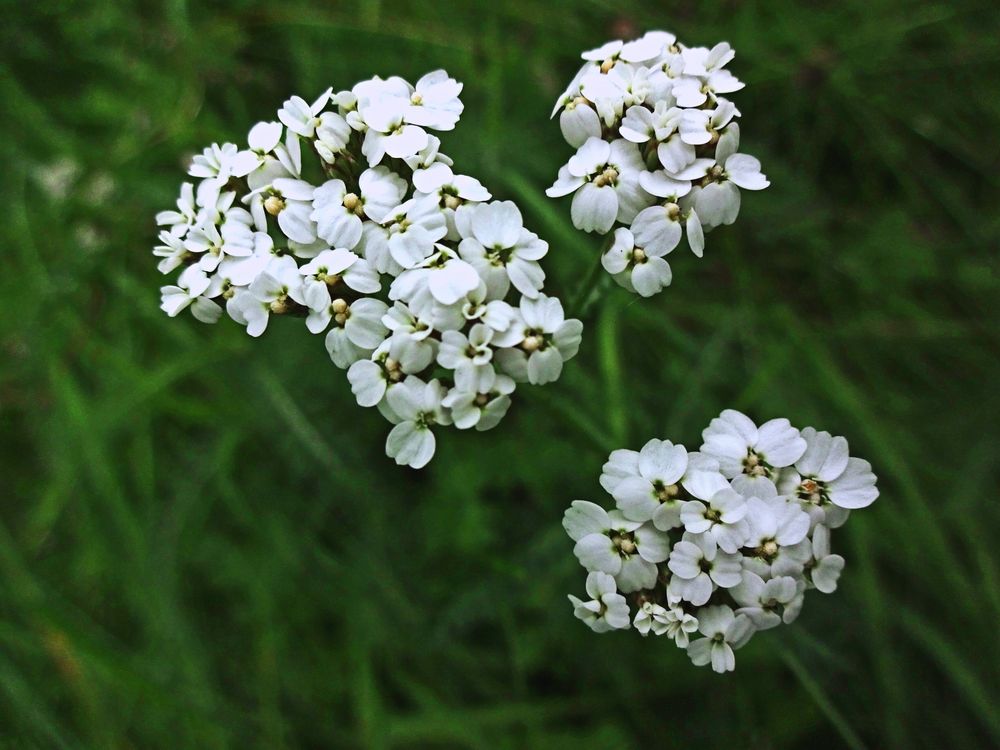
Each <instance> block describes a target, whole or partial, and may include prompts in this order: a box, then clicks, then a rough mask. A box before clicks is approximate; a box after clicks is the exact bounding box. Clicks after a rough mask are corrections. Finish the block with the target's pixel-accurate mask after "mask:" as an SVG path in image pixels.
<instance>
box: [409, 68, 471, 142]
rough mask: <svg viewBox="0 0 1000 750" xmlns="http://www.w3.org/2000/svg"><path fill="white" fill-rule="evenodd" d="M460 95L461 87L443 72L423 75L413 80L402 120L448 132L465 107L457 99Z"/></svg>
mask: <svg viewBox="0 0 1000 750" xmlns="http://www.w3.org/2000/svg"><path fill="white" fill-rule="evenodd" d="M461 93H462V84H460V83H459V82H458V81H456V80H455V79H454V78H451V77H450V76H449V75H448V74H447V73H446V72H445V71H443V70H435V71H432V72H430V73H427V74H426V75H424V76H423V77H422V78H421V79H420V80H419V81H417V85H416V86H415V87H414V91H413V93H412V94H411V95H410V103H409V106H408V107H407V108H406V112H405V119H406V121H407V122H409V123H412V124H414V125H422V126H423V127H425V128H433V129H434V130H451V129H452V128H454V127H455V124H456V123H457V122H458V119H459V117H461V115H462V110H463V109H464V108H465V105H464V104H462V101H461V99H459V98H458V95H459V94H461ZM421 148H422V147H421ZM417 150H418V151H419V149H417Z"/></svg>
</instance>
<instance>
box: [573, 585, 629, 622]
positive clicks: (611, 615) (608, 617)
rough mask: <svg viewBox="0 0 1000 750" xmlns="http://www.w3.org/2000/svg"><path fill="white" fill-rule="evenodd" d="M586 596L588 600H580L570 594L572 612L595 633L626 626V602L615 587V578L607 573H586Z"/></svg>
mask: <svg viewBox="0 0 1000 750" xmlns="http://www.w3.org/2000/svg"><path fill="white" fill-rule="evenodd" d="M587 596H589V597H590V601H587V602H585V601H582V600H580V599H578V598H577V597H575V596H573V595H572V594H570V595H569V600H570V602H571V603H572V605H573V614H574V615H576V616H577V617H578V618H579V619H581V620H583V621H584V622H585V623H586V624H587V626H588V627H589V628H590V629H591V630H593V631H594V632H595V633H606V632H608V631H609V630H622V629H625V628H628V604H627V603H626V601H625V597H624V596H622V595H621V594H619V593H618V589H617V588H615V579H614V578H612V577H611V576H609V575H608V574H607V573H600V572H594V573H589V574H588V575H587Z"/></svg>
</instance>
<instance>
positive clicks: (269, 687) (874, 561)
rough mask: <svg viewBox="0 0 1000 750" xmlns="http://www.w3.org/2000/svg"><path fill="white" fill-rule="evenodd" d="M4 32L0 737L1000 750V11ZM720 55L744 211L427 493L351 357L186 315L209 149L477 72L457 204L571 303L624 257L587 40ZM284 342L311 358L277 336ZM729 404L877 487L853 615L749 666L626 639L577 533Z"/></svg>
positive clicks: (869, 3) (450, 443)
mask: <svg viewBox="0 0 1000 750" xmlns="http://www.w3.org/2000/svg"><path fill="white" fill-rule="evenodd" d="M4 20H5V23H4V25H3V27H2V29H0V49H2V50H3V52H2V58H0V66H2V75H0V91H2V95H3V99H2V100H3V110H4V111H3V117H2V119H0V128H2V138H0V155H2V158H3V164H4V166H5V174H4V178H3V180H2V181H0V191H2V197H0V205H2V206H3V207H4V209H5V211H6V214H5V216H4V221H3V222H2V224H0V238H2V239H3V247H4V250H3V252H4V255H5V262H4V270H3V274H2V277H0V293H2V299H3V300H4V312H5V314H4V315H3V316H2V317H0V352H2V353H0V426H2V429H0V482H2V490H0V493H2V495H0V496H2V498H3V503H2V506H0V747H11V748H35V747H38V748H111V747H115V748H126V747H135V748H160V747H162V748H199V750H201V749H206V748H227V747H239V748H258V747H259V748H267V749H268V750H275V749H277V748H292V747H344V748H360V747H364V748H445V747H456V748H488V749H490V750H494V749H497V748H526V747H531V748H534V747H539V748H542V747H544V748H548V749H558V748H577V747H581V746H586V747H593V748H605V747H607V748H611V747H616V748H617V747H621V748H625V747H649V746H652V745H654V744H655V745H656V746H665V747H689V746H692V743H694V742H697V743H698V746H699V747H709V748H711V747H761V748H770V747H774V748H777V747H817V746H822V747H826V746H850V747H862V746H865V747H871V748H881V747H898V748H917V747H927V748H939V747H968V748H977V747H985V746H988V745H995V744H997V743H1000V722H998V720H997V712H996V705H997V703H998V694H997V685H998V674H997V667H996V665H997V664H1000V646H998V644H1000V638H998V637H997V633H996V628H997V622H998V621H1000V556H998V553H997V547H996V544H995V541H994V539H993V535H994V534H995V532H996V530H997V528H998V527H1000V526H998V522H1000V504H998V503H997V501H996V494H997V492H996V487H997V485H998V482H1000V469H998V465H997V461H996V456H997V449H998V447H1000V445H998V436H1000V430H998V425H1000V398H998V395H997V394H998V391H997V385H996V384H997V383H998V382H1000V364H998V363H1000V357H998V355H1000V336H998V334H997V331H998V324H1000V315H998V310H1000V307H998V304H997V303H998V296H997V293H998V291H1000V282H998V279H997V275H996V271H997V256H996V248H997V247H998V246H1000V220H998V214H997V211H996V207H997V205H1000V185H998V182H1000V180H998V174H1000V172H998V170H997V165H998V160H1000V140H998V139H997V138H996V137H995V133H996V132H997V130H998V128H1000V90H998V83H997V81H998V78H997V76H996V75H995V74H994V71H995V67H996V65H997V64H998V63H1000V43H998V41H997V40H998V39H1000V18H998V13H997V11H996V8H995V6H994V5H993V4H991V3H981V4H979V3H974V2H964V1H963V2H955V3H940V4H927V3H916V2H900V0H843V1H842V2H819V3H799V4H791V3H782V2H778V0H773V1H771V2H763V1H759V2H746V3H735V2H722V1H721V0H720V1H719V2H715V3H696V2H680V3H669V4H655V5H654V4H651V3H644V2H639V1H638V0H626V1H625V2H619V3H595V2H582V3H573V4H569V3H554V2H553V3H541V2H529V1H528V0H512V1H508V2H496V1H494V2H466V3H430V2H426V3H425V2H380V1H379V0H357V1H356V2H352V3H313V2H308V1H307V0H286V1H285V2H279V3H274V2H271V3H260V4H257V3H252V2H249V0H212V1H210V2H209V1H206V2H197V3H195V2H191V3H188V2H185V1H184V0H169V1H168V2H164V3H153V2H148V1H143V2H132V3H125V2H121V3H110V2H105V3H83V2H70V1H69V0H63V1H57V0H36V1H35V2H31V3H27V2H25V3H18V4H13V3H7V4H6V6H5V13H4ZM655 27H666V28H669V29H672V30H673V31H675V32H676V33H678V34H679V35H680V36H681V38H682V39H684V40H685V41H688V42H690V43H692V44H711V43H714V42H715V41H717V40H719V39H727V40H729V41H730V42H731V43H732V44H733V45H734V47H735V48H736V50H737V53H738V57H737V59H736V62H735V63H734V64H733V69H734V71H735V72H736V74H737V75H738V76H739V77H740V78H742V79H743V80H745V81H747V82H748V84H749V88H748V90H747V91H745V92H743V93H742V94H740V95H738V97H737V100H738V104H739V106H740V108H741V110H742V111H743V113H744V128H743V141H744V145H745V148H746V149H747V150H748V151H749V152H750V153H754V154H756V155H758V156H759V157H760V158H761V160H762V161H763V163H764V166H765V171H767V173H768V174H769V176H770V178H771V181H772V187H771V188H770V189H769V190H767V191H765V192H763V193H756V194H751V195H747V196H746V200H745V201H744V208H743V212H742V215H741V217H740V220H739V222H738V223H737V225H735V226H733V227H729V228H724V229H722V230H720V231H717V232H714V233H713V234H711V235H710V236H709V238H708V250H707V253H706V257H705V259H703V260H701V261H699V260H697V259H695V258H694V257H692V256H690V255H689V254H686V251H685V250H678V251H677V252H676V253H675V254H674V255H672V256H671V258H670V260H671V263H672V265H673V268H674V285H673V287H671V288H670V289H668V290H667V291H665V292H664V293H662V294H661V295H659V296H657V297H656V298H654V299H653V300H650V301H636V300H635V299H634V298H632V297H629V296H628V295H626V294H625V293H624V292H622V291H621V290H617V289H615V290H611V289H607V288H604V296H603V297H602V298H600V299H598V300H597V301H596V302H593V303H592V304H591V305H590V306H589V307H588V313H587V323H588V327H587V330H586V331H585V337H584V344H583V347H582V349H581V352H580V355H579V357H578V358H577V359H576V360H574V361H573V362H572V363H570V365H569V366H567V368H566V370H565V373H564V376H563V379H562V380H561V381H560V382H559V383H558V384H555V385H551V386H547V387H545V388H539V389H529V388H525V389H523V391H522V393H521V396H522V397H521V398H519V399H518V400H517V402H516V403H515V405H514V408H513V409H512V413H511V415H510V416H509V418H508V420H507V421H506V422H505V423H504V424H503V425H502V426H501V428H499V429H497V430H495V431H493V432H489V433H485V434H474V435H468V434H464V433H463V434H461V435H457V434H455V432H454V431H450V432H449V433H448V434H444V435H442V438H441V440H440V444H439V449H438V455H437V457H436V458H435V460H434V461H433V463H432V464H431V466H430V468H429V469H427V470H425V471H423V472H420V473H416V472H412V471H409V470H405V469H399V468H397V467H396V466H395V465H393V464H392V462H391V461H389V460H388V459H386V458H385V456H384V455H383V440H384V436H385V432H386V430H387V427H386V424H385V422H384V421H383V420H382V419H380V418H377V417H376V415H374V414H373V413H368V412H364V411H363V410H361V409H360V408H359V407H357V406H356V405H355V403H354V400H353V398H352V396H351V393H350V390H349V388H348V385H347V383H346V381H345V378H344V376H343V374H342V373H340V372H339V371H338V370H336V369H335V368H334V367H333V366H332V365H331V364H330V363H329V362H328V361H327V357H326V354H325V352H324V349H323V345H322V341H321V339H320V338H319V337H312V336H310V335H309V334H308V333H307V332H306V331H305V330H304V328H303V327H302V326H301V325H300V324H298V323H296V322H293V321H281V320H279V321H276V323H277V324H275V325H272V330H270V331H269V332H268V334H267V335H266V336H265V337H264V338H263V340H261V341H250V340H248V338H247V337H246V336H245V335H244V333H243V332H242V330H240V329H239V328H238V327H237V326H235V325H231V324H228V323H227V322H226V321H223V323H222V324H220V325H218V326H215V327H206V326H203V325H201V324H198V323H196V322H195V321H193V320H192V319H190V318H189V317H187V316H185V317H183V318H181V319H178V320H168V319H167V318H166V317H165V316H163V315H162V314H161V313H160V312H159V310H158V309H157V304H158V295H157V291H156V290H157V287H158V286H159V285H160V283H161V279H160V277H159V275H158V274H157V273H156V270H155V268H154V263H153V259H152V257H151V256H150V248H151V245H152V244H153V240H154V236H155V231H154V227H153V214H154V212H155V211H156V210H158V209H160V208H165V207H168V206H170V205H171V204H172V202H173V200H174V198H175V196H176V190H177V186H178V184H179V183H180V181H181V180H182V176H183V167H184V164H185V163H186V160H187V158H188V156H189V155H190V153H191V152H193V151H194V150H196V149H200V148H201V147H202V146H203V145H205V144H207V143H210V142H212V141H213V140H219V141H221V140H226V139H239V138H241V137H242V136H243V135H244V134H245V133H246V131H247V129H248V128H249V126H250V125H251V124H253V123H254V122H255V121H257V120H258V119H261V118H268V117H271V116H273V114H272V113H273V112H274V110H275V109H276V108H277V107H278V105H279V104H280V103H281V101H282V100H283V99H284V98H286V97H287V96H288V95H289V94H291V93H301V94H302V95H304V96H307V97H308V96H310V95H313V94H315V93H317V92H318V91H320V90H321V89H322V88H323V87H325V86H326V85H329V84H334V85H341V86H346V85H350V84H352V83H353V82H354V81H356V80H358V79H360V78H363V77H367V76H369V75H371V74H373V73H380V74H383V75H386V74H390V73H399V74H401V75H405V76H407V77H410V78H416V77H418V76H419V75H420V74H422V73H423V72H425V71H427V70H431V69H433V68H435V67H446V68H447V70H448V71H449V72H450V73H452V74H453V75H455V76H456V77H457V78H459V79H460V80H462V81H464V82H465V85H466V88H465V95H464V99H465V102H466V106H467V109H466V114H465V115H464V116H463V118H462V122H461V124H460V126H459V128H458V129H457V130H456V131H455V132H454V133H450V134H445V136H444V148H445V149H446V150H447V152H448V153H449V154H451V155H452V156H454V157H455V158H456V161H457V165H458V167H459V169H460V170H461V171H464V172H468V173H471V174H474V175H476V176H478V177H480V178H482V179H483V181H484V182H485V184H486V185H488V186H489V188H490V189H491V190H492V191H493V192H494V194H495V195H496V196H498V197H501V198H512V199H514V200H517V201H518V202H519V203H520V204H521V205H522V206H523V208H524V211H525V214H526V219H527V222H528V225H529V226H530V227H532V228H533V229H534V230H536V231H538V232H539V233H540V234H541V235H542V236H543V237H545V238H547V239H548V240H549V241H550V242H551V243H552V250H551V252H550V254H549V256H548V257H547V258H546V261H545V263H546V270H547V272H548V274H549V282H548V288H551V290H552V292H553V293H557V294H560V295H561V296H563V297H564V298H570V296H571V295H572V294H573V292H574V290H576V289H577V288H578V287H579V284H580V280H581V279H582V278H583V277H584V276H586V274H587V273H589V271H590V269H591V267H592V265H593V263H594V262H595V260H596V253H597V249H598V247H599V246H600V239H599V238H596V237H591V236H586V235H583V234H582V233H579V232H576V231H575V230H573V228H572V227H571V226H570V224H569V220H568V213H569V212H568V200H566V201H561V202H558V203H556V202H553V201H549V200H547V199H545V198H544V197H543V195H542V190H543V189H544V187H546V186H547V185H548V184H549V183H550V181H551V180H552V179H553V177H554V175H555V173H556V170H557V168H558V166H559V165H560V164H561V163H562V162H563V161H564V160H565V159H566V158H567V157H568V155H569V148H568V147H567V146H566V145H565V144H564V143H563V142H562V139H561V138H560V135H559V131H558V127H557V125H556V124H555V123H551V122H549V120H548V114H549V109H550V107H551V103H552V101H554V99H555V97H556V96H557V95H558V94H559V93H560V91H561V90H562V88H563V86H564V85H565V82H566V81H567V80H568V79H569V77H570V76H571V75H572V73H573V72H574V70H575V66H576V55H577V54H578V53H579V51H580V50H582V49H585V48H588V47H591V46H595V45H597V44H599V43H601V42H603V41H605V40H606V39H608V38H612V37H615V36H620V35H622V34H625V35H628V34H630V33H635V32H638V31H641V30H644V29H646V28H655ZM282 323H284V325H282ZM727 406H734V407H737V408H740V409H743V410H746V411H748V412H749V413H751V414H753V415H754V416H756V417H758V418H760V419H765V418H770V417H772V416H779V415H782V416H788V417H789V418H790V419H791V420H792V421H793V422H794V423H796V424H798V425H802V426H804V425H807V424H814V425H816V426H817V427H820V428H826V429H829V430H831V431H833V432H835V433H840V434H845V435H847V436H848V437H849V438H850V440H851V444H852V447H853V448H854V452H855V453H856V454H857V455H861V456H865V457H867V458H869V459H870V460H871V462H872V464H873V465H874V466H875V470H876V472H877V473H878V474H879V476H880V486H881V489H882V497H881V499H880V500H879V501H878V503H876V505H875V506H873V507H872V508H871V509H869V510H866V511H862V512H858V513H855V514H854V516H853V517H852V520H851V522H850V523H849V524H848V525H847V526H846V527H845V529H844V530H843V531H842V532H841V534H839V535H838V536H837V537H836V541H839V542H840V544H841V545H842V547H843V549H842V551H843V552H844V554H845V556H846V557H847V560H848V565H847V569H846V571H845V575H844V578H843V579H842V584H841V588H840V590H839V591H838V592H837V593H836V594H835V595H833V596H830V597H822V596H819V595H813V596H811V597H810V598H809V600H808V605H807V606H806V608H805V611H804V614H803V617H802V618H801V619H800V621H799V622H798V623H797V624H796V625H795V626H794V627H792V628H787V629H782V630H778V631H775V632H771V633H765V634H763V635H760V636H758V637H757V638H755V639H754V641H753V643H752V644H751V645H750V646H749V647H748V648H747V649H745V650H744V651H742V652H740V655H739V667H738V669H737V672H736V673H735V674H734V675H731V676H728V677H719V676H716V675H713V674H711V673H710V672H707V671H706V670H704V669H695V668H693V667H691V666H690V665H689V664H688V662H687V658H686V657H685V655H684V654H683V653H682V652H680V651H678V650H676V649H674V648H673V647H672V646H671V645H670V644H668V643H664V642H662V641H660V642H657V641H655V640H648V641H643V640H642V639H640V638H638V637H636V636H635V635H634V634H629V635H622V634H618V635H610V636H603V637H597V636H594V635H593V634H591V633H590V632H589V631H588V630H587V629H586V628H585V627H583V626H582V625H581V624H580V623H578V622H576V621H575V620H574V619H573V617H572V615H571V611H570V607H569V605H568V603H567V602H566V599H565V594H566V593H568V592H577V593H580V592H581V591H582V587H583V578H584V576H583V573H582V571H581V570H580V569H579V568H578V567H577V564H576V561H575V560H574V558H573V556H572V553H571V548H572V545H571V542H570V541H569V540H568V539H567V538H566V537H565V536H564V534H563V532H562V530H561V528H560V526H559V521H560V517H561V514H562V511H563V509H564V508H565V507H566V506H567V505H568V504H569V502H570V501H571V500H573V499H574V498H592V499H599V498H600V496H601V495H600V493H601V490H600V488H599V486H598V483H597V478H598V475H599V473H600V466H601V463H602V462H603V460H604V457H605V456H606V454H607V452H608V451H609V450H610V449H611V448H614V447H620V446H621V445H624V444H627V445H629V446H631V447H638V446H639V445H641V444H642V443H643V442H644V441H645V440H646V439H648V438H650V437H653V436H660V437H670V438H673V439H675V440H679V441H681V442H685V443H687V444H688V445H689V446H695V445H697V444H698V443H699V434H698V431H699V430H700V429H701V427H702V426H703V425H705V424H707V422H708V420H709V418H710V417H712V416H713V415H715V414H716V413H717V412H718V411H719V410H720V409H722V408H724V407H727Z"/></svg>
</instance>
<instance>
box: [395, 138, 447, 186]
mask: <svg viewBox="0 0 1000 750" xmlns="http://www.w3.org/2000/svg"><path fill="white" fill-rule="evenodd" d="M403 161H404V162H406V166H408V167H409V168H410V169H412V170H413V174H414V176H416V175H417V174H419V173H420V172H421V171H422V170H424V169H429V168H430V167H431V166H433V165H434V164H444V165H445V166H448V167H450V166H452V164H453V163H454V162H452V160H451V157H449V156H447V155H446V154H443V153H441V139H440V138H438V137H437V136H436V135H430V134H428V135H427V145H426V146H424V147H423V148H422V149H420V150H419V151H418V152H417V153H415V154H414V155H413V156H407V157H405V158H404V159H403Z"/></svg>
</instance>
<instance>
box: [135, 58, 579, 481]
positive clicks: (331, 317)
mask: <svg viewBox="0 0 1000 750" xmlns="http://www.w3.org/2000/svg"><path fill="white" fill-rule="evenodd" d="M461 90H462V85H461V84H460V83H458V82H457V81H455V80H454V79H453V78H450V77H449V76H448V74H447V73H445V72H444V71H443V70H438V71H434V72H432V73H428V74H427V75H425V76H424V77H423V78H421V79H420V80H419V81H417V83H416V85H415V86H414V85H411V84H410V83H408V82H407V81H405V80H403V79H402V78H399V77H391V78H387V79H381V78H378V77H375V78H372V79H370V80H367V81H363V82H361V83H358V84H357V85H356V86H354V87H353V88H352V89H351V90H349V91H341V92H339V93H334V91H333V89H328V90H327V91H325V92H324V93H323V94H322V95H321V96H320V97H319V98H318V99H316V100H315V101H314V102H312V103H309V102H307V101H305V100H303V99H301V98H299V97H297V96H294V97H292V98H291V99H289V100H288V101H286V102H285V103H284V105H283V106H282V107H281V109H280V110H278V113H277V121H275V122H261V123H258V124H257V125H255V126H254V127H253V128H252V129H251V130H250V133H249V137H248V145H247V147H246V148H240V147H239V146H236V145H235V144H232V143H226V144H224V145H222V146H219V145H215V144H214V145H212V146H211V147H210V148H207V149H205V151H204V152H203V153H202V154H199V155H197V156H195V157H194V159H193V162H192V164H191V167H190V169H189V171H188V174H189V175H191V176H192V177H194V178H197V179H198V182H197V184H193V183H185V184H184V185H183V186H182V188H181V194H180V198H179V199H178V201H177V208H176V210H171V211H163V212H161V213H159V214H158V215H157V217H156V221H157V224H159V225H160V226H161V227H162V231H161V232H160V235H159V239H160V245H159V246H157V247H156V248H155V250H154V254H155V255H156V256H158V257H159V258H160V261H159V266H158V268H159V270H160V271H161V272H162V273H164V274H170V273H173V272H175V271H177V270H179V271H180V273H179V275H178V277H177V280H176V281H175V282H174V283H173V284H171V285H169V286H164V287H163V288H162V289H161V294H162V305H161V307H162V309H163V310H164V311H165V312H166V313H167V314H168V315H170V316H175V315H177V314H179V313H180V312H181V311H182V310H184V309H190V310H191V312H192V314H193V315H194V317H195V318H197V319H198V320H200V321H204V322H208V323H212V322H215V321H216V320H218V319H219V317H221V315H222V312H223V310H225V312H226V313H228V315H229V317H231V318H232V319H233V320H235V321H236V322H237V323H239V324H241V325H243V326H245V327H246V329H247V333H249V334H250V335H251V336H260V335H261V334H262V333H263V332H264V330H265V329H266V328H267V326H268V323H269V321H270V318H271V316H272V315H293V316H299V317H301V318H303V319H304V321H305V325H306V327H307V328H308V330H309V331H311V332H312V333H314V334H320V333H325V335H326V348H327V350H328V352H329V354H330V357H331V359H332V360H333V362H334V364H336V365H337V366H338V367H340V368H343V369H346V370H347V377H348V380H349V381H350V384H351V388H352V390H353V392H354V394H355V396H356V397H357V400H358V403H359V404H360V405H362V406H366V407H370V406H374V407H377V408H378V410H379V411H380V412H381V414H382V415H383V416H384V417H385V418H386V419H388V420H389V421H390V422H392V423H393V424H395V427H394V428H393V430H392V431H391V433H390V434H389V437H388V440H387V442H386V452H387V454H388V455H389V456H390V457H392V458H395V460H396V462H397V463H399V464H406V465H409V466H412V467H414V468H420V467H422V466H424V465H425V464H426V463H427V462H428V461H429V460H430V459H431V457H432V456H433V454H434V449H435V438H434V433H433V428H434V427H435V426H439V425H442V426H443V425H454V426H455V427H457V428H458V429H470V428H475V429H477V430H488V429H490V428H492V427H494V426H495V425H496V424H497V423H498V422H499V421H500V420H501V419H502V418H503V417H504V415H505V414H506V412H507V409H508V407H509V406H510V396H511V394H512V393H513V391H514V388H515V384H516V383H518V382H529V383H533V384H541V383H548V382H550V381H553V380H555V379H557V378H558V377H559V375H560V372H561V370H562V366H563V362H564V361H566V360H568V359H570V358H571V357H573V356H574V355H575V354H576V352H577V349H578V347H579V344H580V335H581V332H582V328H583V326H582V324H581V323H580V321H578V320H573V319H566V317H565V315H564V312H563V307H562V304H561V303H560V301H559V300H558V299H556V298H553V297H547V296H546V295H544V294H543V293H542V287H543V282H544V280H545V273H544V272H543V271H542V268H541V266H540V265H539V263H538V261H539V260H540V259H541V258H542V257H543V256H544V255H545V254H546V252H547V251H548V244H547V243H546V242H544V241H543V240H541V239H539V238H538V236H537V235H536V234H534V233H533V232H530V231H528V230H527V229H526V228H525V227H524V225H523V222H522V218H521V213H520V211H518V209H517V207H516V206H515V205H514V204H513V203H510V202H502V201H493V202H491V198H492V196H491V195H490V193H489V191H487V190H486V188H484V187H483V185H482V184H480V182H479V181H478V180H476V179H474V178H472V177H468V176H465V175H460V174H455V173H454V172H453V171H452V168H451V167H452V160H451V159H449V158H448V157H447V156H445V155H444V154H443V153H441V151H440V145H441V141H440V140H439V139H438V138H437V137H436V136H435V135H432V134H431V133H429V132H428V131H429V130H438V131H446V130H451V129H453V128H454V127H455V125H456V123H457V122H458V120H459V116H460V115H461V113H462V109H463V104H462V102H461V100H460V99H459V94H460V92H461Z"/></svg>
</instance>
